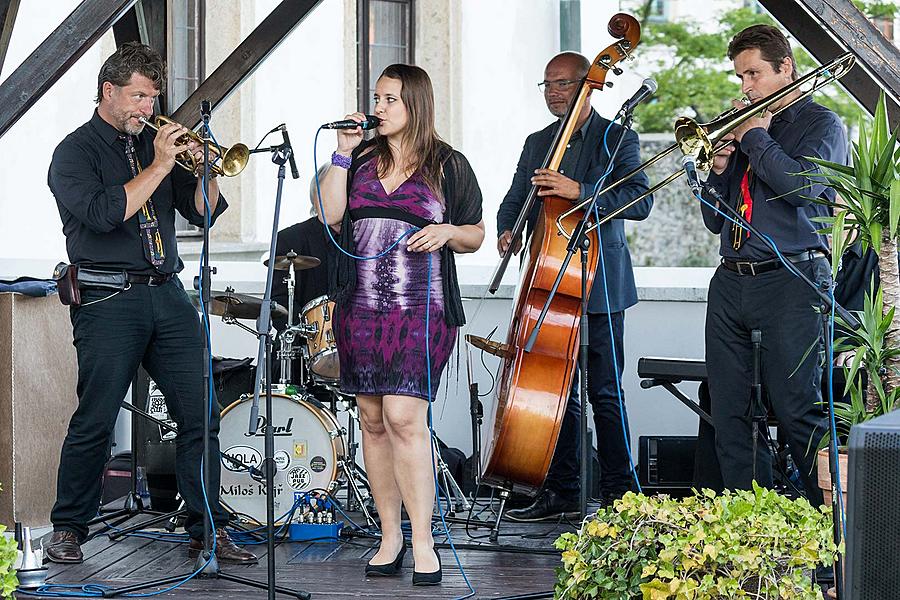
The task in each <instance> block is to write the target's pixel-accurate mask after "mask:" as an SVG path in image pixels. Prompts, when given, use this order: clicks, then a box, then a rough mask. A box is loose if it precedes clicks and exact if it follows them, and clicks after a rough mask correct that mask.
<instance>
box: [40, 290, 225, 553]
mask: <svg viewBox="0 0 900 600" xmlns="http://www.w3.org/2000/svg"><path fill="white" fill-rule="evenodd" d="M111 294H115V292H110V291H108V290H96V289H85V290H82V294H81V295H82V303H83V304H87V303H89V302H93V301H96V300H102V301H101V302H97V303H96V304H91V305H89V306H84V305H82V306H80V307H77V308H71V309H70V310H71V313H70V316H71V320H72V331H73V337H74V342H73V343H74V345H75V350H76V353H77V355H78V408H77V409H76V410H75V413H74V414H73V415H72V419H71V421H70V422H69V430H68V433H67V434H66V439H65V442H64V443H63V447H62V456H61V458H60V463H59V474H58V476H57V494H56V504H55V505H54V507H53V511H52V513H51V515H50V520H51V522H52V523H53V529H54V530H56V531H60V530H65V531H72V532H74V533H75V534H77V535H78V537H79V539H80V540H84V538H85V537H86V536H87V534H88V529H87V525H86V524H87V522H88V521H89V520H90V519H92V518H93V517H94V516H96V515H97V511H98V508H99V505H100V492H101V489H100V488H101V476H102V471H103V466H104V463H105V462H106V459H107V456H108V454H109V447H110V440H111V437H112V433H113V429H114V427H115V423H116V417H117V415H118V414H119V408H120V406H121V403H122V399H123V398H124V397H125V394H126V392H127V390H128V386H129V384H130V383H131V381H132V379H133V377H134V374H135V372H136V371H137V368H138V365H143V366H144V368H145V369H146V370H147V373H149V374H150V376H151V377H152V378H153V380H154V381H156V383H157V384H158V385H159V387H160V390H161V391H162V392H163V394H165V397H166V404H167V405H168V409H169V415H170V416H171V418H172V419H174V420H175V422H176V424H177V425H178V438H177V440H176V450H175V452H176V466H175V471H176V474H175V478H176V481H177V483H178V490H179V492H180V493H181V496H182V498H183V499H184V502H185V504H186V505H187V511H188V517H187V522H186V524H185V528H186V529H187V531H188V533H189V534H190V535H191V537H193V538H197V539H200V538H202V537H203V512H204V510H205V507H204V501H203V490H202V476H201V472H200V468H201V467H200V463H201V459H202V456H203V419H205V418H206V417H207V411H206V407H205V406H204V404H203V399H204V390H203V343H204V342H203V335H202V333H201V324H200V321H199V319H198V318H197V311H196V310H195V309H194V307H193V306H192V305H191V302H190V300H189V299H188V297H187V294H185V292H184V288H183V287H182V285H181V282H180V281H179V280H178V279H177V278H173V279H171V280H170V281H168V282H167V283H165V284H163V285H161V286H159V287H150V286H147V285H133V286H132V287H131V288H130V289H128V290H125V291H123V292H120V293H118V294H116V295H113V296H111ZM104 298H108V299H106V300H103V299H104ZM212 405H213V414H212V420H211V421H210V456H211V457H212V459H211V460H210V461H209V464H207V465H205V467H206V468H208V469H209V472H210V477H209V480H210V489H209V490H207V497H208V498H209V501H210V505H211V507H212V514H213V522H214V523H215V524H216V526H224V525H225V524H226V523H227V522H228V516H227V514H226V513H225V512H224V511H223V510H222V509H221V507H220V506H219V474H220V464H221V463H220V460H219V441H218V431H219V409H218V403H217V402H215V399H214V401H213V403H212ZM135 418H139V417H135ZM133 441H134V442H135V443H137V440H133Z"/></svg>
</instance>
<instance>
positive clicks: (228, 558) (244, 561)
mask: <svg viewBox="0 0 900 600" xmlns="http://www.w3.org/2000/svg"><path fill="white" fill-rule="evenodd" d="M201 550H203V540H195V539H191V543H190V544H189V545H188V556H190V557H191V558H195V557H196V556H198V555H199V554H200V551H201ZM216 559H218V561H219V562H220V563H230V564H233V565H254V564H256V563H257V562H259V559H258V558H256V555H255V554H253V553H252V552H250V551H248V550H244V549H243V548H241V547H240V546H238V545H237V544H235V543H234V541H233V540H232V539H231V536H229V535H228V532H227V531H225V528H224V527H219V528H217V529H216Z"/></svg>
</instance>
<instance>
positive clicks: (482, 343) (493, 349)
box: [466, 333, 512, 358]
mask: <svg viewBox="0 0 900 600" xmlns="http://www.w3.org/2000/svg"><path fill="white" fill-rule="evenodd" d="M466 341H467V342H468V343H469V344H471V345H473V346H475V347H476V348H478V349H479V350H484V351H485V352H487V353H488V354H493V355H494V356H499V357H500V358H508V357H509V356H511V355H512V353H511V352H510V351H509V345H507V344H503V343H500V342H495V341H494V340H489V339H487V338H483V337H479V336H477V335H472V334H471V333H469V334H466Z"/></svg>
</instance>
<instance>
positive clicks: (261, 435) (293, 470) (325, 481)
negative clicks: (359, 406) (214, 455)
mask: <svg viewBox="0 0 900 600" xmlns="http://www.w3.org/2000/svg"><path fill="white" fill-rule="evenodd" d="M252 404H253V395H252V394H250V395H245V396H241V398H240V399H239V400H238V401H237V402H234V403H233V404H231V405H230V406H228V407H227V408H225V409H224V410H223V411H222V420H221V425H220V430H219V444H220V447H221V449H222V452H223V454H227V455H228V456H231V457H234V458H236V459H238V460H240V461H241V462H242V463H244V464H245V465H247V466H249V467H252V468H254V469H257V470H258V473H254V476H251V475H250V473H248V472H247V471H246V470H245V469H243V468H242V467H240V466H239V465H236V464H233V463H232V462H231V461H229V460H227V459H226V458H224V457H223V458H222V459H221V461H222V481H221V488H220V494H219V496H220V498H221V500H222V502H223V504H225V505H226V507H228V508H229V509H231V510H232V511H234V512H236V513H238V514H239V515H246V516H249V517H251V518H252V519H254V520H256V521H258V522H259V523H265V521H266V493H265V490H266V484H265V479H264V478H263V455H264V452H265V433H266V427H267V426H269V423H270V421H269V419H268V417H267V415H266V396H265V394H261V395H260V397H259V417H258V418H257V422H256V424H255V426H254V432H253V434H248V433H247V431H248V425H249V421H250V407H251V405H252ZM272 414H273V415H274V418H273V419H272V421H271V424H272V427H273V436H274V438H275V454H274V457H275V481H274V489H275V497H274V505H275V519H276V521H277V522H282V521H283V520H284V518H285V515H286V514H287V513H288V512H289V511H290V510H291V507H292V506H294V504H295V502H298V501H299V500H300V499H301V498H302V497H303V496H304V495H305V494H306V493H308V492H312V491H314V490H327V491H332V490H333V489H334V487H335V486H336V485H337V479H338V474H339V470H340V469H339V463H340V462H341V461H342V460H343V459H344V453H345V447H344V439H343V437H342V435H341V430H340V426H339V425H338V423H337V421H336V420H335V418H334V416H333V415H332V414H331V413H330V412H329V411H328V410H326V409H325V408H324V407H323V406H322V405H321V404H320V403H319V402H318V401H317V400H316V399H315V398H313V397H312V396H309V395H307V394H304V395H302V396H286V395H284V394H272Z"/></svg>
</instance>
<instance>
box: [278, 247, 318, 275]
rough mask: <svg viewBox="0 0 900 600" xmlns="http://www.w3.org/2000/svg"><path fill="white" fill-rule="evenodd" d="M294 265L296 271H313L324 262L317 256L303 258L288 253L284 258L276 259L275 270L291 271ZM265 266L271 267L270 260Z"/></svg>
mask: <svg viewBox="0 0 900 600" xmlns="http://www.w3.org/2000/svg"><path fill="white" fill-rule="evenodd" d="M292 263H293V265H294V270H295V271H303V270H304V269H312V268H314V267H318V266H319V265H320V264H322V261H321V260H319V259H318V258H316V257H315V256H302V255H297V254H294V253H293V252H288V253H287V254H285V255H284V256H276V257H275V270H276V271H289V270H290V269H291V264H292ZM263 264H264V265H265V266H267V267H268V266H269V259H268V258H267V259H266V260H264V261H263Z"/></svg>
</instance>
